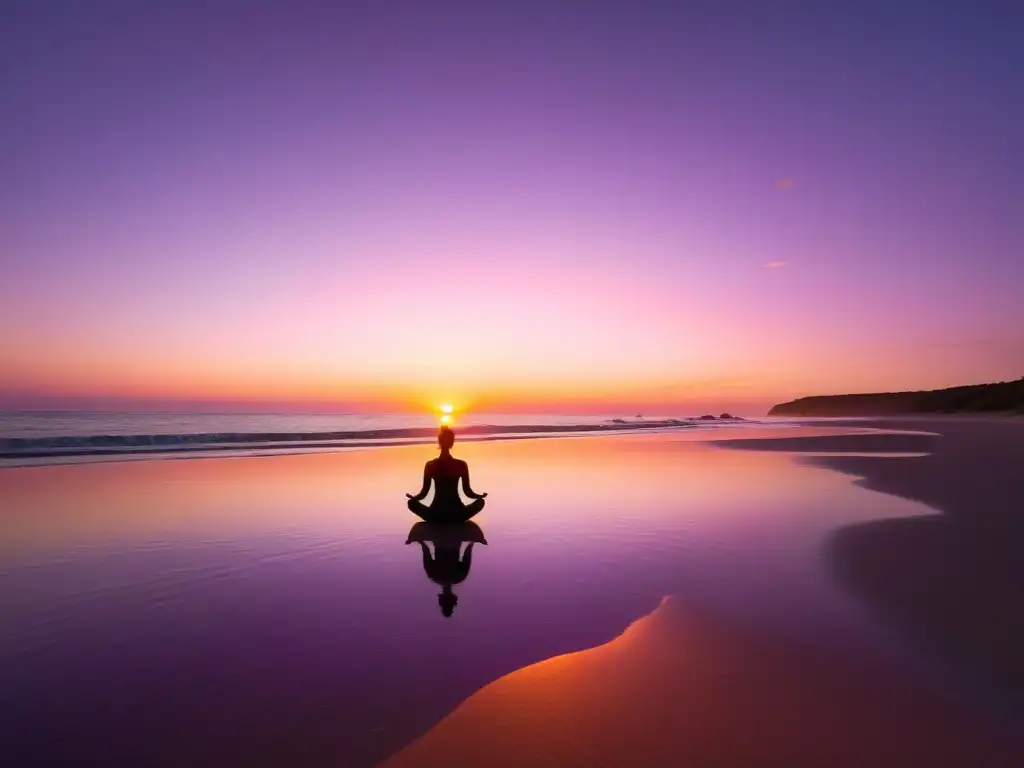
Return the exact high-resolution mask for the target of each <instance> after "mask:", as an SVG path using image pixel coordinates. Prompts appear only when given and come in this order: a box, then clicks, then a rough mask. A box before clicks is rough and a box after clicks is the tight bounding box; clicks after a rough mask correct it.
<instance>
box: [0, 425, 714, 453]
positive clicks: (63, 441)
mask: <svg viewBox="0 0 1024 768" xmlns="http://www.w3.org/2000/svg"><path fill="white" fill-rule="evenodd" d="M696 426H707V422H701V421H697V420H692V419H664V420H658V421H625V420H622V419H614V420H612V421H608V422H605V423H601V424H568V425H566V424H520V425H474V426H467V427H462V428H460V429H459V430H458V434H459V436H460V438H463V437H470V438H475V439H500V438H502V437H517V436H518V437H523V436H534V435H535V436H540V435H550V436H557V435H571V434H580V433H602V432H604V433H608V432H639V431H649V430H665V429H683V428H692V427H696ZM436 435H437V429H436V428H435V427H407V428H396V429H370V430H345V431H334V432H202V433H186V434H148V435H137V434H127V435H57V436H46V437H8V438H0V459H26V458H33V459H39V458H48V457H58V456H60V457H72V456H100V455H118V454H129V453H130V454H139V453H169V452H185V451H232V450H234V451H237V450H246V449H250V450H251V449H256V448H262V449H300V448H321V449H322V448H351V447H362V446H372V445H391V444H396V443H400V444H408V443H417V442H428V441H432V440H434V439H435V437H436Z"/></svg>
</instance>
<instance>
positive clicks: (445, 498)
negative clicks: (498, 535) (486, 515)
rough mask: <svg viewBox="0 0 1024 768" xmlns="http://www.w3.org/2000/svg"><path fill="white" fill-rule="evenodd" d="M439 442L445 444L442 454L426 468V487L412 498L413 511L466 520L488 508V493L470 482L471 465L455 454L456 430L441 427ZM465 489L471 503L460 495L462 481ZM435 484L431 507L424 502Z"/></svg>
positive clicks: (446, 519) (432, 517) (443, 519)
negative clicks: (486, 506)
mask: <svg viewBox="0 0 1024 768" xmlns="http://www.w3.org/2000/svg"><path fill="white" fill-rule="evenodd" d="M437 444H438V445H439V446H440V447H441V455H440V456H438V457H437V458H436V459H432V460H431V461H428V462H427V463H426V465H424V467H423V487H422V488H420V492H419V493H417V494H416V495H415V496H413V495H412V494H411V493H407V494H405V495H406V496H408V497H409V510H410V511H411V512H412V513H413V514H414V515H418V516H419V517H422V518H423V519H424V520H427V521H429V522H453V523H454V522H460V523H461V522H465V521H466V520H469V518H471V517H472V516H473V515H475V514H476V513H477V512H479V511H480V510H481V509H483V508H484V497H486V496H487V494H486V493H477V492H476V491H474V490H473V488H472V486H471V485H470V484H469V465H468V464H466V462H464V461H462V460H460V459H456V458H455V457H454V456H452V446H453V445H454V444H455V433H454V432H452V431H451V429H449V428H448V427H441V431H440V432H438V434H437ZM460 480H461V481H462V491H463V493H465V494H466V496H468V497H469V498H471V499H473V502H472V503H471V504H463V502H462V499H461V498H460V497H459V481H460ZM431 481H433V483H434V499H433V500H432V501H431V502H430V506H427V505H426V504H424V503H423V499H424V498H426V495H427V493H428V492H429V491H430V483H431Z"/></svg>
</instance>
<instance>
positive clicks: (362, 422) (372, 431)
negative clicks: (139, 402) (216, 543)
mask: <svg viewBox="0 0 1024 768" xmlns="http://www.w3.org/2000/svg"><path fill="white" fill-rule="evenodd" d="M438 419H439V415H437V414H431V413H420V414H408V413H401V414H397V413H381V414H351V413H350V414H296V413H261V414H252V413H244V414H240V413H161V412H152V413H141V412H138V413H137V412H108V411H7V412H0V466H26V465H34V464H53V463H69V462H71V463H77V462H84V461H103V460H111V459H116V460H125V459H131V458H137V459H138V458H149V459H152V458H158V457H166V458H170V457H175V456H176V457H183V456H190V457H197V456H200V455H204V456H219V455H248V456H252V455H272V454H280V453H310V452H321V451H337V450H346V449H355V448H372V447H382V446H386V445H409V444H416V443H426V442H432V441H433V440H434V439H435V436H436V433H437V428H438V424H439V421H438ZM757 423H760V422H759V421H753V420H746V419H742V418H737V419H726V420H723V419H715V420H710V419H706V418H705V419H702V418H701V417H697V416H669V415H656V416H640V415H630V416H624V415H622V414H599V415H586V416H581V415H568V414H552V413H534V414H522V413H516V414H510V413H479V414H475V413H474V414H455V415H454V417H453V422H452V426H453V428H454V429H455V430H456V431H457V433H458V434H459V439H460V441H461V440H494V439H513V438H516V437H527V436H528V437H559V436H569V435H574V434H605V433H608V434H610V433H619V432H640V431H643V432H657V431H665V430H680V429H709V428H722V427H738V426H750V425H754V424H757Z"/></svg>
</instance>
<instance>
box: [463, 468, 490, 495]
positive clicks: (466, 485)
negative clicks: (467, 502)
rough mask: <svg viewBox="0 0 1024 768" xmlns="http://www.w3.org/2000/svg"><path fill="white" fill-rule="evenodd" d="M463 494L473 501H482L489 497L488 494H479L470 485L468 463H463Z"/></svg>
mask: <svg viewBox="0 0 1024 768" xmlns="http://www.w3.org/2000/svg"><path fill="white" fill-rule="evenodd" d="M462 492H463V493H465V494H466V496H468V497H469V498H471V499H482V498H484V497H485V496H486V495H487V494H486V493H477V492H476V491H474V490H473V487H472V486H471V485H470V484H469V464H467V463H466V462H462Z"/></svg>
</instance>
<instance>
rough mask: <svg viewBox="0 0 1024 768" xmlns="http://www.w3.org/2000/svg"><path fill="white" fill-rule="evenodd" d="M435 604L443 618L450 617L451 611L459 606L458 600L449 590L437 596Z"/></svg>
mask: <svg viewBox="0 0 1024 768" xmlns="http://www.w3.org/2000/svg"><path fill="white" fill-rule="evenodd" d="M437 604H438V605H440V606H441V613H443V614H444V615H445V617H450V616H451V615H452V611H454V610H455V606H456V605H458V604H459V598H458V596H457V595H456V594H455V593H454V592H452V591H451V590H450V589H445V590H444V592H442V593H441V594H439V595H438V596H437Z"/></svg>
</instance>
